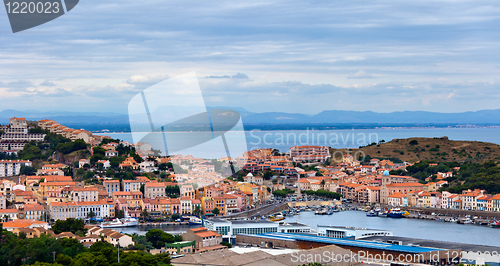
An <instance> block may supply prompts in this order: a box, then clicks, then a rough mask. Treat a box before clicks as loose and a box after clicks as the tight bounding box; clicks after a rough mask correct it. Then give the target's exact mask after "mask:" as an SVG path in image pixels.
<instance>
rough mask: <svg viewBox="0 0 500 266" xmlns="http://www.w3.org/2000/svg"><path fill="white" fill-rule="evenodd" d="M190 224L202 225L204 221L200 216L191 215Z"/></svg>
mask: <svg viewBox="0 0 500 266" xmlns="http://www.w3.org/2000/svg"><path fill="white" fill-rule="evenodd" d="M189 224H195V225H201V224H203V221H202V220H201V219H200V218H198V217H191V218H189Z"/></svg>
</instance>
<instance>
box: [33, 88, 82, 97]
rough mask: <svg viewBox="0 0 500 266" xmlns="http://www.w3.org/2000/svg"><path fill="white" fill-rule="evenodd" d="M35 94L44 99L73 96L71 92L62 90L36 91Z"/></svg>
mask: <svg viewBox="0 0 500 266" xmlns="http://www.w3.org/2000/svg"><path fill="white" fill-rule="evenodd" d="M37 94H38V95H40V96H44V97H68V96H73V95H75V94H74V93H73V92H70V91H69V90H66V89H62V88H56V89H50V90H38V91H37Z"/></svg>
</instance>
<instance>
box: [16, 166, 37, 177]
mask: <svg viewBox="0 0 500 266" xmlns="http://www.w3.org/2000/svg"><path fill="white" fill-rule="evenodd" d="M19 175H35V168H33V167H31V166H26V165H22V166H21V169H19Z"/></svg>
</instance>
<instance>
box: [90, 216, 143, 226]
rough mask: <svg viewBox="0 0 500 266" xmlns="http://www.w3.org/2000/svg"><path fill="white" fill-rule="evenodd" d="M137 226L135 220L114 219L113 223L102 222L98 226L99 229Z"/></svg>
mask: <svg viewBox="0 0 500 266" xmlns="http://www.w3.org/2000/svg"><path fill="white" fill-rule="evenodd" d="M137 224H139V220H137V219H136V218H123V219H118V218H116V219H114V220H113V221H108V222H103V223H101V224H100V225H99V226H100V227H101V228H114V227H129V226H136V225H137Z"/></svg>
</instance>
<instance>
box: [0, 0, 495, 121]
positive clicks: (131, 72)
mask: <svg viewBox="0 0 500 266" xmlns="http://www.w3.org/2000/svg"><path fill="white" fill-rule="evenodd" d="M498 25H500V2H499V1H498V0H493V1H478V0H474V1H451V0H449V1H439V0H432V1H406V0H405V1H395V0H390V1H389V0H388V1H356V0H349V1H309V2H306V1H274V0H266V1H245V2H243V1H234V0H233V1H223V0H220V1H201V0H200V1H185V0H184V1H176V0H171V1H155V0H141V1H129V0H106V1H95V0H84V1H80V3H79V4H78V5H77V6H76V7H75V8H74V9H73V10H72V11H71V12H69V13H67V14H66V15H64V16H62V17H60V18H58V19H56V20H54V21H51V22H48V23H46V24H44V25H41V26H38V27H36V28H33V29H29V30H26V31H23V32H19V33H15V34H13V33H12V31H11V28H10V25H9V21H8V18H7V15H6V12H5V11H4V10H1V11H0V110H5V109H16V110H43V111H49V110H71V111H93V112H96V111H97V112H117V113H126V111H127V104H128V102H129V101H130V99H132V97H133V96H134V95H136V94H137V93H139V92H140V91H141V90H143V89H145V88H147V87H148V86H150V85H152V84H155V83H157V82H159V81H162V80H165V79H167V78H169V77H175V76H178V75H182V74H184V73H187V72H191V71H196V73H197V76H198V78H199V82H200V86H201V88H202V91H203V94H204V96H205V99H206V103H207V104H208V105H211V106H231V107H243V108H245V109H247V110H249V111H253V112H264V111H283V112H297V113H309V114H314V113H318V112H321V111H322V110H359V111H364V110H371V111H376V112H392V111H403V110H426V111H438V112H459V111H475V110H481V109H498V108H500V105H499V103H500V90H499V82H500V79H499V77H500V75H499V74H500V29H499V27H498Z"/></svg>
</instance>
